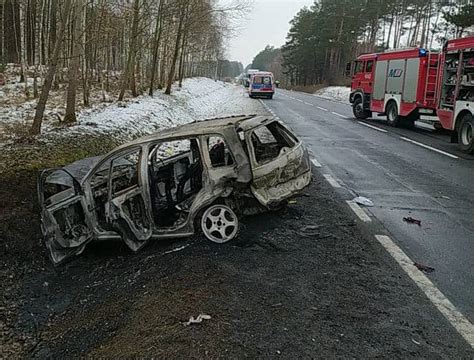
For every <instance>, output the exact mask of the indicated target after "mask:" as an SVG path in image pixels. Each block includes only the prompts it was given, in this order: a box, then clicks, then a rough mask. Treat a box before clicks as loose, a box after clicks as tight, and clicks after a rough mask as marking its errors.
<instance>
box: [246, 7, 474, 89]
mask: <svg viewBox="0 0 474 360" xmlns="http://www.w3.org/2000/svg"><path fill="white" fill-rule="evenodd" d="M470 34H474V1H473V0H337V1H334V0H316V1H315V2H314V5H313V6H311V7H310V8H307V7H305V8H303V9H301V11H300V12H299V13H298V14H297V15H296V16H295V17H294V19H293V20H292V21H291V28H290V31H289V33H288V36H287V41H286V44H285V45H284V46H282V47H281V48H274V47H271V46H267V47H266V48H265V49H264V50H263V51H261V52H260V53H259V54H257V56H256V57H255V59H254V61H253V63H252V65H251V67H252V68H257V69H260V70H267V71H272V72H273V73H274V74H275V76H276V77H277V78H278V79H279V80H280V81H281V83H282V84H283V85H284V86H311V85H317V84H323V83H325V84H330V85H333V84H334V85H340V84H342V83H344V82H345V75H346V74H345V73H346V65H347V63H348V62H350V61H352V60H353V59H354V58H355V57H357V56H358V55H360V54H362V53H370V52H379V51H384V50H387V49H396V48H401V47H415V46H416V47H424V48H428V49H439V48H440V46H441V45H442V44H443V43H444V42H445V41H446V40H448V39H452V38H456V37H461V36H467V35H470Z"/></svg>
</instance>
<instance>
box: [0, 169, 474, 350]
mask: <svg viewBox="0 0 474 360" xmlns="http://www.w3.org/2000/svg"><path fill="white" fill-rule="evenodd" d="M31 185H32V184H30V185H29V186H31ZM16 186H17V187H18V189H19V190H18V191H17V192H15V195H10V196H18V199H17V200H18V201H17V202H13V204H14V206H13V209H14V210H13V211H12V214H11V215H9V214H3V215H2V220H5V222H2V234H6V232H4V231H5V230H6V229H7V227H11V228H15V229H16V230H17V232H16V233H14V234H12V233H10V232H8V235H7V236H8V237H7V238H6V240H7V242H8V248H4V251H3V254H2V255H3V258H2V264H3V268H2V275H5V278H8V279H10V280H9V283H8V284H5V283H4V284H2V285H3V286H4V287H5V288H4V289H2V290H5V292H4V301H5V303H8V305H7V307H8V309H11V312H9V313H8V314H9V315H8V317H9V319H7V320H8V321H6V323H7V324H8V331H7V332H6V334H7V337H6V340H5V343H6V345H9V348H11V345H12V344H13V343H14V342H16V343H17V344H18V345H17V346H18V347H17V349H19V350H20V349H21V350H23V352H18V353H20V354H22V355H23V356H26V357H37V358H47V357H51V356H54V357H59V358H61V357H62V358H64V357H78V356H93V357H106V358H109V357H118V356H121V357H132V356H136V355H137V354H140V356H143V357H151V356H154V357H162V358H217V357H225V358H268V357H272V356H275V354H276V351H280V352H281V354H282V356H284V357H286V358H311V357H314V355H315V354H318V356H321V357H341V358H345V357H354V356H357V355H358V354H364V356H365V357H377V356H379V357H382V356H383V357H392V358H400V357H403V358H410V357H411V358H419V357H441V358H469V357H470V354H471V352H470V349H468V347H467V345H466V344H465V342H464V341H463V340H462V339H461V338H460V337H459V336H458V335H457V334H456V333H455V332H454V330H453V329H452V328H451V327H450V325H449V324H448V323H447V321H445V320H444V318H442V316H441V315H440V314H439V313H438V312H436V311H435V310H434V309H433V308H432V306H431V304H430V303H429V302H428V300H427V299H426V298H425V297H424V296H422V295H421V294H420V292H419V291H418V290H417V288H416V287H415V285H413V284H412V283H411V282H409V281H408V280H407V277H406V276H405V275H404V274H403V273H402V272H401V271H400V270H399V269H398V267H397V266H396V265H394V262H393V261H392V260H391V259H390V258H388V256H387V255H386V254H385V253H384V252H383V250H382V249H381V248H380V247H379V246H378V244H376V243H375V241H373V240H371V239H369V238H367V237H365V236H364V235H363V234H362V233H361V232H360V231H359V230H358V228H357V226H354V222H353V219H352V217H351V216H350V215H349V214H350V213H349V211H348V210H347V209H345V208H344V207H342V206H341V205H339V203H338V202H339V200H338V198H337V197H335V195H334V193H333V191H332V190H331V189H330V188H329V186H328V185H327V184H326V183H325V182H324V180H321V179H320V178H319V177H317V180H316V181H315V182H314V183H313V184H312V185H311V187H310V188H309V189H308V190H307V192H306V193H307V194H308V195H309V196H303V197H300V198H298V199H297V202H296V204H292V205H290V206H288V207H287V208H286V209H283V210H280V211H277V212H273V213H267V214H262V215H259V216H255V217H249V218H247V219H245V220H244V227H243V228H242V230H241V234H240V237H239V238H238V239H237V240H236V241H235V242H231V243H229V244H226V245H223V246H219V245H215V244H212V243H210V242H208V241H206V240H204V239H203V238H202V237H199V236H197V237H194V238H192V239H186V240H179V241H167V242H157V243H153V244H150V246H148V247H147V248H145V249H144V251H143V252H141V253H139V254H136V255H132V254H131V253H130V252H129V251H128V250H127V249H126V248H125V247H124V246H123V245H122V244H121V243H120V242H117V243H98V244H95V245H93V246H91V247H90V248H89V249H87V251H86V252H85V253H84V254H83V256H81V257H80V258H78V259H77V260H76V261H74V262H71V263H69V264H67V265H66V266H64V267H61V268H53V267H52V266H51V265H49V263H48V262H47V259H46V258H45V257H44V256H43V253H42V252H41V247H40V245H39V243H38V241H37V239H38V236H39V235H38V229H37V224H38V223H37V220H36V215H35V212H34V211H35V210H36V209H34V206H32V205H31V204H30V203H29V201H31V199H29V197H30V195H29V194H28V192H27V191H26V189H29V188H28V184H16ZM2 189H3V188H2ZM21 189H23V191H21ZM9 193H10V194H11V193H12V192H11V191H9ZM0 195H1V196H2V200H3V199H4V196H5V192H4V191H2V192H1V193H0ZM20 198H21V199H20ZM25 216H29V218H30V219H31V221H29V222H28V223H23V222H22V223H20V219H23V218H25ZM25 239H28V240H25ZM31 239H33V240H31ZM183 244H191V245H190V246H188V247H186V248H184V249H183V250H181V251H178V252H174V253H170V254H166V255H164V253H165V252H166V251H168V250H172V249H176V248H179V247H181V246H182V245H183ZM10 275H13V277H12V278H10ZM46 284H47V285H46ZM13 303H14V304H15V307H13V305H12V304H13ZM275 304H278V306H275ZM280 304H281V305H280ZM200 313H204V314H209V315H211V316H212V319H211V320H209V321H206V322H204V323H202V324H197V325H193V326H188V327H185V326H183V325H182V322H183V321H187V320H188V319H189V317H190V316H197V315H199V314H200ZM413 339H414V340H415V342H414V341H412V340H413ZM417 343H419V345H418V344H417Z"/></svg>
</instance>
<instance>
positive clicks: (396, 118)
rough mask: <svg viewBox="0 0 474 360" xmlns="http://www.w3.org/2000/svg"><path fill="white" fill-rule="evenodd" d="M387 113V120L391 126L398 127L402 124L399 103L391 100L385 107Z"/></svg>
mask: <svg viewBox="0 0 474 360" xmlns="http://www.w3.org/2000/svg"><path fill="white" fill-rule="evenodd" d="M385 112H386V113H387V121H388V124H389V125H390V126H393V127H397V126H398V125H400V115H398V109H397V103H396V102H395V101H390V102H389V103H388V104H387V108H386V109H385Z"/></svg>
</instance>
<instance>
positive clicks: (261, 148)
mask: <svg viewBox="0 0 474 360" xmlns="http://www.w3.org/2000/svg"><path fill="white" fill-rule="evenodd" d="M251 139H252V145H253V148H254V152H255V160H256V161H257V163H259V164H265V163H267V162H270V161H272V160H274V159H276V158H277V157H278V156H279V155H280V153H281V152H282V149H284V148H292V147H294V146H295V144H296V141H295V139H294V138H293V137H292V136H290V135H289V133H288V131H287V130H286V129H285V128H284V127H283V126H281V125H280V124H279V123H278V122H273V123H271V124H269V125H266V126H261V127H259V128H257V129H255V130H254V131H253V132H252V135H251Z"/></svg>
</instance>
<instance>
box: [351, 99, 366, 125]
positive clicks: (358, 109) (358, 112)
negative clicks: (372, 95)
mask: <svg viewBox="0 0 474 360" xmlns="http://www.w3.org/2000/svg"><path fill="white" fill-rule="evenodd" d="M352 112H353V113H354V116H355V117H356V119H360V120H365V119H367V118H368V116H367V111H365V109H364V103H363V101H362V97H360V96H357V97H356V98H355V100H354V103H353V104H352Z"/></svg>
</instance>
